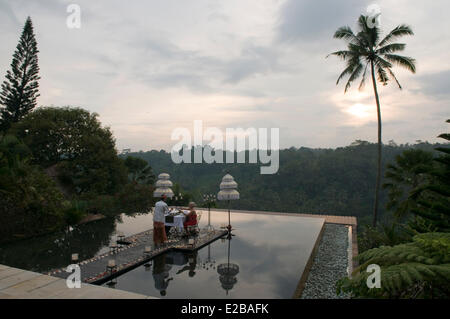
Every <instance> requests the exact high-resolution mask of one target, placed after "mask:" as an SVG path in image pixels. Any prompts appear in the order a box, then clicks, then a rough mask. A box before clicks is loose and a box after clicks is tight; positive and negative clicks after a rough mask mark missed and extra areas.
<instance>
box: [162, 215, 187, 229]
mask: <svg viewBox="0 0 450 319" xmlns="http://www.w3.org/2000/svg"><path fill="white" fill-rule="evenodd" d="M166 216H167V215H166ZM185 220H186V216H184V215H182V214H180V215H175V216H174V217H173V223H168V222H165V223H164V224H165V225H166V226H168V227H170V226H173V227H176V228H178V230H180V231H182V230H183V228H184V221H185Z"/></svg>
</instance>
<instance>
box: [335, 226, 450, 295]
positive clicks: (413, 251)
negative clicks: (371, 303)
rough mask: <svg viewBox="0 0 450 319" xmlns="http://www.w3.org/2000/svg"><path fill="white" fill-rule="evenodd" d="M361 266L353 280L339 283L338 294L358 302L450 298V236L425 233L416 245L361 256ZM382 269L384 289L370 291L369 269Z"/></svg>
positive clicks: (417, 240)
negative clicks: (349, 296) (356, 299)
mask: <svg viewBox="0 0 450 319" xmlns="http://www.w3.org/2000/svg"><path fill="white" fill-rule="evenodd" d="M357 259H358V261H359V262H360V266H359V267H358V268H357V269H355V271H354V272H353V277H352V278H351V279H349V278H344V279H341V280H340V281H339V282H338V285H337V292H338V293H342V292H344V293H350V294H351V295H352V296H353V297H357V298H448V296H449V295H450V285H449V282H450V234H449V233H424V234H419V235H416V236H414V237H413V241H412V242H409V243H406V244H400V245H396V246H393V247H390V246H381V247H379V248H374V249H370V250H368V251H366V252H364V253H362V254H360V255H358V256H357ZM370 264H377V265H379V266H380V269H381V288H372V289H370V288H368V287H367V283H366V281H367V277H368V276H369V273H367V272H366V269H367V267H368V265H370Z"/></svg>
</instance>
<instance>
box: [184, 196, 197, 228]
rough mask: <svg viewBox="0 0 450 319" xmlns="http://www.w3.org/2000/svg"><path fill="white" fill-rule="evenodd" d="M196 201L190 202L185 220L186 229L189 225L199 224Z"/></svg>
mask: <svg viewBox="0 0 450 319" xmlns="http://www.w3.org/2000/svg"><path fill="white" fill-rule="evenodd" d="M194 207H195V203H194V202H190V203H189V213H187V214H186V220H185V221H184V228H185V229H186V228H187V227H188V226H195V225H197V213H196V212H195V210H194Z"/></svg>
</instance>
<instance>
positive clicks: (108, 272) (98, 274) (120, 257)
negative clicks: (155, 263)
mask: <svg viewBox="0 0 450 319" xmlns="http://www.w3.org/2000/svg"><path fill="white" fill-rule="evenodd" d="M225 234H227V231H226V230H221V229H219V230H212V231H208V232H206V231H205V232H200V234H199V235H198V236H196V237H195V239H194V243H193V244H192V245H190V244H189V242H188V240H187V239H179V240H173V241H169V242H168V243H167V245H165V246H164V247H162V248H154V247H153V230H152V229H149V230H146V231H144V232H141V233H138V234H135V235H132V236H130V237H127V238H124V239H123V242H127V243H129V244H128V245H119V246H118V247H117V249H114V250H112V251H110V252H108V253H105V254H103V255H100V256H96V257H94V258H91V259H88V260H84V261H81V262H79V263H78V266H79V267H80V271H81V281H82V282H84V283H89V284H103V283H105V282H107V281H109V280H111V279H113V278H115V277H117V276H119V275H121V274H123V273H125V272H128V271H130V270H132V269H134V268H136V267H138V266H140V265H143V264H145V263H147V262H148V261H149V260H151V259H153V258H155V257H156V256H158V255H160V254H163V253H166V252H168V251H169V250H172V249H174V250H183V251H193V250H197V249H200V248H202V247H204V246H205V245H207V244H209V243H211V242H213V241H215V240H217V239H219V238H220V237H223V236H224V235H225ZM145 247H151V248H152V249H151V251H150V252H148V253H145V252H144V249H145ZM109 260H114V261H115V264H116V267H114V268H112V269H108V267H107V266H108V262H109ZM48 275H50V276H55V277H59V278H63V279H65V278H67V277H68V276H69V275H70V273H68V272H66V269H65V268H62V269H55V270H53V271H50V272H49V273H48Z"/></svg>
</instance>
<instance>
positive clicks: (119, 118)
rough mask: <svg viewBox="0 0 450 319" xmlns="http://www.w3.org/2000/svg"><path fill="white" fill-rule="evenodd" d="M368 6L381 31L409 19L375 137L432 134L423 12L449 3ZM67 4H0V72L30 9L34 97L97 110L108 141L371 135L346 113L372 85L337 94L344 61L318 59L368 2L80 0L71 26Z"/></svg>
mask: <svg viewBox="0 0 450 319" xmlns="http://www.w3.org/2000/svg"><path fill="white" fill-rule="evenodd" d="M379 2H380V6H381V7H382V10H383V11H382V12H383V17H382V23H384V25H383V29H384V30H385V31H386V30H390V29H392V27H394V26H395V25H397V24H398V23H399V22H403V21H406V22H407V23H411V25H413V26H414V31H415V32H416V35H415V36H414V37H411V38H408V40H407V43H408V52H407V55H411V56H414V57H415V58H417V61H418V73H417V74H416V75H414V76H412V75H411V74H409V73H403V71H400V70H399V72H398V73H397V71H396V74H397V75H398V77H399V79H400V81H401V83H402V85H403V87H404V88H405V89H404V90H403V91H399V90H398V89H396V88H395V86H394V85H392V86H388V87H383V88H380V98H381V101H382V112H383V124H386V129H385V130H384V131H383V140H390V139H394V140H396V141H399V142H402V141H404V142H407V141H408V139H409V141H410V142H411V141H414V140H415V139H422V140H426V139H428V140H433V138H434V137H435V136H436V135H438V134H439V133H441V131H445V129H446V127H445V123H444V122H443V119H442V118H445V117H446V116H445V117H444V115H445V114H448V100H449V98H448V89H447V87H448V84H450V83H449V80H448V79H449V75H450V71H447V70H450V62H447V60H446V59H445V54H446V52H448V51H449V50H450V41H449V40H448V38H449V37H448V36H446V35H448V32H449V31H448V30H450V28H449V27H448V25H449V23H450V22H449V21H450V20H449V19H444V18H442V19H433V18H432V15H433V14H435V12H434V11H433V12H432V10H436V8H439V7H441V8H442V10H440V11H439V15H440V16H441V17H445V12H447V11H448V10H446V9H447V8H448V7H449V6H450V5H449V4H448V3H447V2H445V1H433V4H432V5H431V4H429V3H425V2H420V1H412V2H411V1H405V0H399V2H395V3H392V2H388V1H387V0H380V1H379ZM70 3H71V1H69V0H60V1H42V2H39V3H38V2H34V1H25V0H17V1H16V0H0V29H1V30H3V32H2V34H1V38H2V46H1V47H0V75H1V74H5V72H6V70H7V69H8V68H9V64H10V62H11V53H12V52H13V49H14V47H15V46H16V45H17V40H18V38H19V36H20V31H21V27H22V26H23V23H24V21H25V18H26V17H27V16H28V15H31V16H32V19H33V22H34V26H35V31H36V35H37V40H38V48H39V50H40V53H39V64H40V68H41V71H40V73H41V77H42V79H41V81H40V93H41V97H40V98H39V100H38V102H39V104H41V105H51V104H53V105H74V106H82V107H84V108H86V109H88V110H89V111H92V112H97V113H99V114H100V120H101V121H102V122H103V124H105V125H109V126H111V128H112V130H113V132H114V134H115V137H116V140H117V145H118V148H119V149H120V148H129V147H132V148H133V149H143V150H147V149H152V148H157V149H170V147H171V145H172V141H171V140H170V133H171V131H172V130H173V129H174V128H175V127H180V126H183V127H187V128H191V127H192V123H193V120H195V119H202V120H204V122H205V125H208V126H217V127H220V128H225V127H243V128H246V127H266V128H270V127H278V128H280V144H281V146H282V147H290V146H296V147H299V146H302V145H305V146H309V147H335V146H343V145H348V144H349V143H351V142H352V141H354V140H356V139H366V140H370V141H375V140H376V128H374V125H375V124H374V123H375V121H376V119H375V118H372V117H373V116H372V115H370V116H367V118H364V119H358V118H355V117H353V116H352V114H349V113H348V112H346V110H348V109H349V108H350V109H351V110H353V109H352V107H354V105H357V104H364V105H365V106H367V108H368V109H369V110H371V111H370V112H372V111H373V107H374V99H373V94H372V91H371V86H370V85H367V87H366V89H365V91H364V92H363V93H362V94H359V93H358V92H357V89H355V88H352V89H351V90H350V91H349V92H348V93H347V94H345V95H344V93H343V90H344V87H343V86H344V85H345V83H343V84H342V85H339V86H336V85H335V82H336V79H337V77H338V75H339V74H340V73H341V72H342V70H343V67H344V65H343V64H342V63H341V62H340V61H338V60H337V59H336V60H333V59H332V58H330V59H325V56H326V55H327V54H328V53H330V52H332V51H335V50H337V49H339V48H343V47H344V45H345V44H344V42H342V41H338V40H334V39H332V35H333V33H334V32H335V30H336V29H337V28H338V27H340V26H343V25H349V26H350V27H352V28H353V27H354V25H355V24H356V21H357V18H358V16H359V15H360V14H361V13H363V12H365V10H366V7H367V5H368V4H369V3H371V2H369V1H366V0H363V1H359V0H358V1H357V0H348V1H336V0H322V1H312V0H311V1H308V0H283V1H274V0H247V1H244V2H243V1H239V0H229V1H226V2H217V1H215V0H199V1H144V0H141V1H139V0H136V1H133V4H132V5H131V4H129V3H126V2H123V1H117V0H110V1H95V2H94V1H86V0H79V1H77V3H78V4H79V5H80V6H81V10H82V27H81V29H79V30H69V29H68V28H67V27H66V25H65V20H66V17H67V15H68V14H67V12H66V10H65V8H66V6H67V5H68V4H70ZM430 6H431V9H430ZM425 106H426V112H425V111H424V107H425ZM354 113H355V112H354ZM356 113H357V112H356ZM370 114H372V113H370ZM398 118H401V119H402V122H396V123H395V125H394V124H393V123H394V121H395V120H396V119H398ZM441 124H442V126H443V127H441V126H440V125H441Z"/></svg>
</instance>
